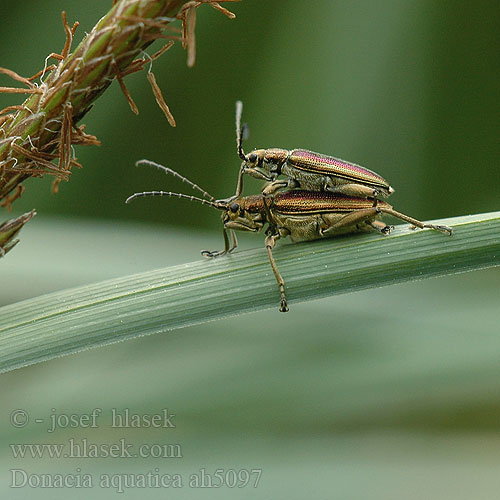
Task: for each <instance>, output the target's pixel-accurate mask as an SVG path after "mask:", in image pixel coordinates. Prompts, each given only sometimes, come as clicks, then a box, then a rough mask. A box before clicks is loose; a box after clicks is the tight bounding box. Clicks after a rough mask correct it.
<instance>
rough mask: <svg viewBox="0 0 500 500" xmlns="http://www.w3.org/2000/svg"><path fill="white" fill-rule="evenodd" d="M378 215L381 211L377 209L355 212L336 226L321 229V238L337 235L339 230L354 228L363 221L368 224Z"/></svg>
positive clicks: (336, 223)
mask: <svg viewBox="0 0 500 500" xmlns="http://www.w3.org/2000/svg"><path fill="white" fill-rule="evenodd" d="M378 213H379V209H378V208H377V207H372V208H364V209H362V210H354V211H353V212H349V213H348V214H347V215H345V216H344V217H342V218H341V219H340V220H338V221H337V222H335V224H332V225H329V226H327V227H322V228H320V229H319V233H320V235H321V236H328V235H329V233H332V234H336V233H337V230H338V229H339V228H341V227H348V226H354V225H355V224H357V223H359V222H363V221H365V222H368V219H373V218H374V217H376V216H377V214H378ZM376 229H378V228H376Z"/></svg>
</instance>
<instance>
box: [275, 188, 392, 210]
mask: <svg viewBox="0 0 500 500" xmlns="http://www.w3.org/2000/svg"><path fill="white" fill-rule="evenodd" d="M377 206H379V207H383V208H390V207H391V206H390V205H389V204H388V203H386V202H385V201H381V200H378V201H377ZM372 207H373V200H370V199H368V198H356V197H354V196H345V195H341V194H335V193H329V192H316V191H286V192H283V193H277V194H276V195H275V196H274V203H273V210H276V211H277V212H280V213H282V214H286V215H292V214H296V215H305V214H313V213H325V212H352V211H355V210H363V209H366V208H372Z"/></svg>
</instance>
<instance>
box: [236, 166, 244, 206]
mask: <svg viewBox="0 0 500 500" xmlns="http://www.w3.org/2000/svg"><path fill="white" fill-rule="evenodd" d="M244 165H245V163H244V162H243V164H242V165H241V167H240V171H239V173H238V182H237V183H236V193H234V198H239V197H240V196H241V193H242V192H243V174H244Z"/></svg>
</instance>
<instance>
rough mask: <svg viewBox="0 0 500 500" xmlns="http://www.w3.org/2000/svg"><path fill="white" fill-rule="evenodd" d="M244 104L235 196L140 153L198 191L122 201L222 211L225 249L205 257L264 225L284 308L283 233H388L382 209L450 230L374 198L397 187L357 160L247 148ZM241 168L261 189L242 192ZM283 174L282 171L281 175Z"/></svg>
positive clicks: (309, 236) (308, 236) (295, 237)
mask: <svg viewBox="0 0 500 500" xmlns="http://www.w3.org/2000/svg"><path fill="white" fill-rule="evenodd" d="M241 111H242V105H241V102H240V101H238V102H237V103H236V135H237V145H238V155H239V157H240V158H241V160H242V164H241V168H240V171H239V175H238V182H237V188H236V194H235V195H234V196H232V197H230V198H227V199H222V200H216V199H215V198H214V197H213V196H211V195H210V194H209V193H207V192H206V191H204V190H203V189H202V188H200V187H199V186H198V185H196V184H194V183H193V182H191V181H190V180H188V179H186V178H185V177H183V176H182V175H180V174H179V173H177V172H175V171H174V170H172V169H169V168H167V167H164V166H163V165H159V164H157V163H154V162H151V161H149V160H140V161H139V162H137V165H139V164H145V165H150V166H154V167H156V168H158V169H160V170H163V171H164V172H165V173H167V174H172V175H174V176H176V177H178V178H180V179H181V180H182V181H184V182H187V183H188V184H189V185H190V186H191V187H193V188H194V189H196V190H198V191H199V192H200V193H201V194H202V195H203V198H200V197H197V196H190V195H185V194H182V193H174V192H170V191H146V192H142V193H135V194H133V195H132V196H130V197H129V198H127V200H126V203H129V202H130V201H132V200H133V199H135V198H139V197H143V196H177V197H179V198H186V199H189V200H194V201H198V202H200V203H203V204H205V205H209V206H211V207H213V208H216V209H219V210H222V211H223V214H222V222H223V235H224V250H222V251H214V252H212V251H203V252H202V254H203V255H205V256H206V257H218V256H221V255H224V254H227V253H230V252H232V251H233V250H234V249H235V248H236V247H237V245H238V243H237V239H236V235H235V233H234V231H235V230H237V231H251V232H258V231H260V230H262V229H263V228H264V226H265V225H266V224H267V229H266V231H265V233H266V239H265V246H266V250H267V253H268V256H269V261H270V264H271V268H272V270H273V273H274V275H275V277H276V281H277V283H278V287H279V289H280V294H281V303H280V311H281V312H286V311H288V305H287V299H286V294H285V282H284V280H283V277H282V276H281V274H280V272H279V271H278V268H277V266H276V262H275V260H274V257H273V253H272V250H273V248H274V246H275V244H276V241H278V240H279V239H280V238H284V237H286V236H290V239H291V240H292V241H309V240H315V239H320V238H327V237H331V236H336V235H339V234H345V233H354V232H363V231H370V230H373V229H375V230H377V231H379V232H380V233H382V234H384V235H387V234H389V233H390V232H391V230H392V229H393V226H388V225H386V224H385V223H383V222H382V221H380V220H379V219H380V217H381V216H382V214H388V215H392V216H393V217H396V218H398V219H401V220H404V221H406V222H409V223H410V224H412V225H413V226H414V227H418V228H421V229H423V228H431V229H436V230H438V231H441V232H445V233H447V234H449V235H451V234H452V233H453V230H452V228H450V227H448V226H439V225H433V224H424V223H423V222H420V221H419V220H417V219H414V218H412V217H409V216H407V215H404V214H402V213H400V212H397V211H395V210H394V209H393V208H392V206H391V205H389V204H388V203H387V202H385V201H381V200H379V199H378V198H377V197H378V195H379V194H381V195H383V196H388V195H390V194H391V193H392V192H393V191H394V190H393V189H392V188H391V187H390V185H389V184H388V183H387V181H385V180H384V179H383V178H382V177H380V176H379V175H378V174H376V173H375V172H372V171H370V170H368V169H365V168H363V167H361V166H359V165H356V164H354V163H349V162H346V161H343V160H339V159H336V158H333V157H330V156H325V155H320V154H318V153H313V152H310V151H305V150H293V151H287V150H284V149H258V150H253V151H251V152H250V153H249V154H245V153H244V151H243V147H242V141H243V133H244V130H245V126H244V127H243V128H242V127H240V119H241ZM244 174H248V175H251V176H253V177H256V178H257V179H263V180H265V181H267V183H266V185H265V186H264V188H263V190H262V192H261V193H260V194H258V195H251V196H242V191H243V176H244ZM280 175H281V176H283V178H278V177H279V176H280ZM228 233H229V235H228Z"/></svg>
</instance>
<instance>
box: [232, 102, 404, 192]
mask: <svg viewBox="0 0 500 500" xmlns="http://www.w3.org/2000/svg"><path fill="white" fill-rule="evenodd" d="M242 111H243V104H242V102H241V101H237V102H236V142H237V148H238V156H239V157H240V158H241V160H242V164H241V168H240V174H239V178H238V185H237V188H236V194H235V196H239V195H241V193H242V191H243V174H248V175H251V176H252V177H255V178H256V179H260V180H264V181H267V184H266V185H265V186H264V188H263V190H262V192H263V193H264V194H272V193H275V192H276V191H278V190H280V189H303V190H307V191H328V192H331V193H337V194H345V195H348V196H356V197H363V198H376V197H377V196H378V195H382V196H389V195H391V194H392V193H393V192H394V189H393V188H392V187H391V186H390V185H389V183H388V182H387V181H386V180H385V179H384V178H383V177H381V176H380V175H379V174H377V173H376V172H373V171H371V170H368V169H367V168H365V167H362V166H361V165H356V164H355V163H351V162H348V161H345V160H341V159H340V158H334V157H333V156H327V155H323V154H320V153H315V152H314V151H308V150H306V149H293V150H291V151H289V150H287V149H279V148H270V149H254V150H253V151H250V153H248V154H245V152H244V151H243V146H242V142H243V135H244V132H245V130H246V124H244V125H243V127H241V126H240V124H241V114H242ZM280 175H282V176H284V178H282V179H278V176H280Z"/></svg>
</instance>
